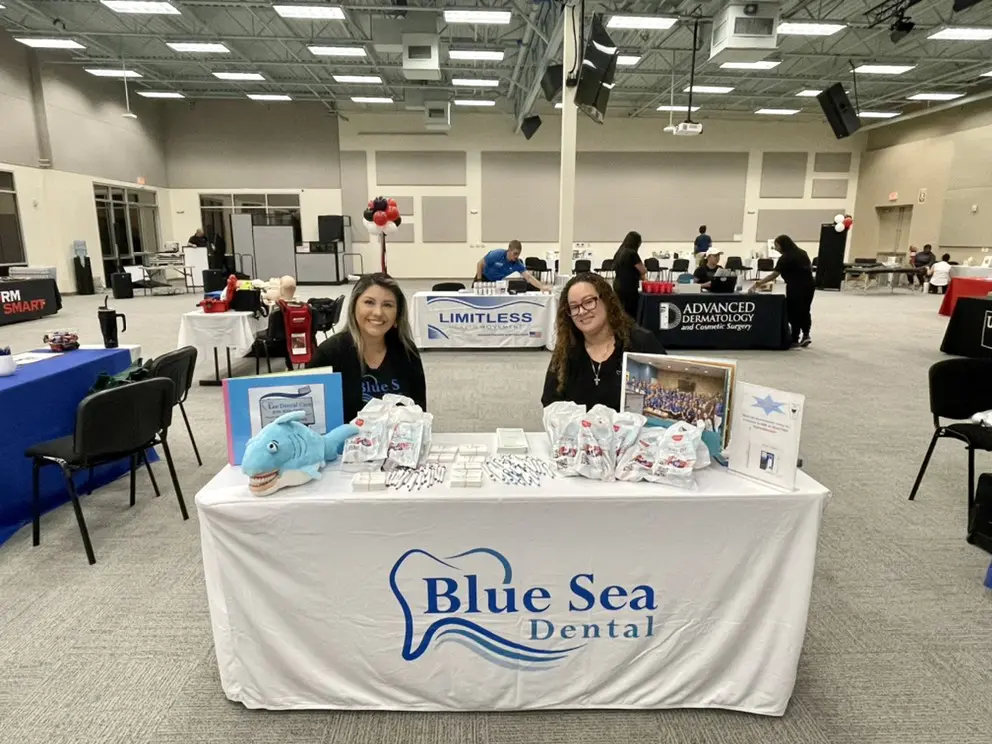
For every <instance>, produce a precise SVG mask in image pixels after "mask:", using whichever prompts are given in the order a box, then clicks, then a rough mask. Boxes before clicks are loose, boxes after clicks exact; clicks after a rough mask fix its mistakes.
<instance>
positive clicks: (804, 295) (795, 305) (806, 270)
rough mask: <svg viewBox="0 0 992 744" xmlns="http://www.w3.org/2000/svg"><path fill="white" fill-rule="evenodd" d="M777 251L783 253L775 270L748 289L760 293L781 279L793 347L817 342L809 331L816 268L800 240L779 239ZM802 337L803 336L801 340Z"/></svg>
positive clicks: (786, 236) (782, 237) (776, 244)
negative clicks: (762, 287)
mask: <svg viewBox="0 0 992 744" xmlns="http://www.w3.org/2000/svg"><path fill="white" fill-rule="evenodd" d="M775 250H777V251H778V252H779V253H781V254H782V255H781V257H779V259H778V263H776V264H775V270H774V271H773V272H772V273H771V274H769V275H768V276H766V277H764V278H763V279H759V280H758V281H756V282H755V283H754V284H753V285H752V286H751V289H750V290H748V291H750V292H756V291H757V290H758V287H760V286H762V285H765V284H770V283H772V282H774V281H775V280H776V279H778V278H779V277H780V276H781V277H782V279H783V281H785V307H786V312H788V314H789V328H790V330H791V331H792V345H793V346H794V347H795V346H804V347H805V346H809V345H810V344H811V343H813V339H811V338H810V336H809V332H810V328H811V327H812V325H813V315H812V312H811V308H812V307H813V293H814V292H815V290H816V284H815V283H814V281H813V265H812V263H811V262H810V260H809V255H808V254H807V253H806V251H804V250H803V249H802V248H800V247H799V246H798V245H796V241H794V240H793V239H792V238H790V237H789V236H788V235H779V236H778V237H777V238H775ZM800 334H802V337H801V338H800Z"/></svg>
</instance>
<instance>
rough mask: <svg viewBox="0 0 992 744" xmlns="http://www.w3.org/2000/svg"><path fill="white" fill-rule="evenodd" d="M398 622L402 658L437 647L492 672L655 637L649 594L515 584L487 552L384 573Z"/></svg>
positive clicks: (588, 582)
mask: <svg viewBox="0 0 992 744" xmlns="http://www.w3.org/2000/svg"><path fill="white" fill-rule="evenodd" d="M389 586H390V589H391V590H392V592H393V596H394V597H395V598H396V601H397V602H398V604H399V607H400V610H401V612H402V614H403V621H404V633H403V648H402V656H403V658H404V659H405V660H406V661H416V660H417V659H419V658H420V657H422V656H423V655H424V654H426V653H428V652H429V651H431V650H432V649H434V650H435V652H437V649H436V648H435V647H438V646H442V645H443V644H445V643H458V644H460V645H462V646H466V647H468V648H469V649H471V650H472V651H473V652H475V653H477V654H478V655H479V656H481V657H483V658H485V659H486V660H488V661H491V662H493V663H495V664H499V665H500V666H507V665H519V664H537V665H541V664H549V663H550V662H556V661H560V660H562V659H564V658H566V657H567V656H569V655H571V654H574V653H576V652H578V651H580V650H581V649H583V648H585V647H587V645H588V644H590V643H631V642H636V640H637V639H642V638H647V637H651V636H653V635H654V633H655V626H654V623H655V618H654V612H655V611H656V610H657V600H656V595H655V591H654V589H653V588H652V587H650V586H647V585H644V584H638V585H634V586H624V585H623V584H620V583H617V582H614V581H601V580H599V579H598V577H597V576H596V575H595V574H594V573H591V572H590V573H576V574H573V575H571V577H570V578H569V579H568V581H567V582H565V583H564V585H563V586H560V587H558V588H551V587H548V586H540V585H530V584H526V583H523V582H521V581H520V580H519V578H517V577H515V576H514V572H513V568H512V566H511V565H510V561H509V560H508V559H507V558H506V557H505V556H504V555H503V554H502V553H500V552H498V551H496V550H493V549H491V548H473V549H471V550H466V551H465V552H463V553H458V554H457V555H451V556H444V557H438V556H435V555H433V554H431V553H429V552H427V551H426V550H420V549H414V550H408V551H407V552H406V553H404V554H403V555H402V556H400V558H399V559H398V560H397V561H396V563H395V564H394V565H393V568H392V570H391V571H390V573H389Z"/></svg>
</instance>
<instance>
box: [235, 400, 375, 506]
mask: <svg viewBox="0 0 992 744" xmlns="http://www.w3.org/2000/svg"><path fill="white" fill-rule="evenodd" d="M305 416H306V414H305V413H304V412H303V411H293V412H291V413H286V414H283V415H282V416H280V417H279V418H277V419H276V420H275V421H273V422H272V423H271V424H268V425H266V426H265V427H263V428H262V430H261V431H260V432H258V434H257V435H256V436H254V437H252V438H251V439H249V440H248V444H247V445H245V456H244V457H243V458H241V472H243V473H244V474H245V475H247V476H248V488H250V489H251V492H252V493H253V494H255V495H256V496H268V495H269V494H271V493H274V492H275V491H278V490H279V489H280V488H285V487H286V486H299V485H302V484H304V483H307V482H309V481H312V480H318V479H319V478H320V469H321V468H322V467H324V465H325V464H326V463H329V462H333V461H334V460H336V459H337V458H338V455H339V454H341V449H342V448H343V447H344V442H345V440H346V439H349V438H351V437H353V436H355V435H356V434H358V427H356V426H352V425H351V424H344V425H343V426H339V427H337V428H336V429H334V430H332V431H329V432H327V434H324V435H323V436H321V435H320V434H318V433H317V432H315V431H314V430H313V429H311V428H310V427H308V426H306V425H304V424H302V423H300V421H301V419H303V418H304V417H305Z"/></svg>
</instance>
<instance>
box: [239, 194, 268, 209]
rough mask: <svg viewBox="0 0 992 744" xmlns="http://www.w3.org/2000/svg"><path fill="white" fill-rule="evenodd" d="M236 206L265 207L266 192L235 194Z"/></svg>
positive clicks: (242, 207)
mask: <svg viewBox="0 0 992 744" xmlns="http://www.w3.org/2000/svg"><path fill="white" fill-rule="evenodd" d="M234 208H235V210H238V209H265V194H235V195H234Z"/></svg>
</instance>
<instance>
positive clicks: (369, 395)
mask: <svg viewBox="0 0 992 744" xmlns="http://www.w3.org/2000/svg"><path fill="white" fill-rule="evenodd" d="M307 366H308V367H331V368H333V370H334V371H335V372H340V373H341V397H342V400H343V404H344V420H345V421H346V422H347V421H351V420H352V419H353V418H355V416H356V415H357V414H358V412H359V410H361V408H362V406H364V405H365V404H366V403H368V402H369V401H370V400H372V399H373V398H381V397H382V396H383V395H385V394H386V393H395V394H397V395H405V396H407V397H409V398H413V400H414V402H415V403H417V404H418V405H419V406H420V407H421V408H423V409H424V410H425V411H426V410H427V381H426V379H425V378H424V365H423V363H421V361H420V354H419V353H417V347H416V346H415V345H414V343H413V333H412V332H411V330H410V314H409V310H408V308H407V302H406V297H404V296H403V291H402V290H401V289H400V286H399V284H397V283H396V280H395V279H393V278H392V277H390V276H389V275H388V274H366V275H365V276H363V277H362V278H361V279H359V280H358V283H357V284H356V285H355V288H354V289H353V290H352V291H351V304H350V305H349V306H348V327H347V328H346V329H345V330H343V331H341V332H339V333H335V334H334V335H333V336H331V337H330V338H329V339H327V340H326V341H324V343H322V344H321V345H320V346H319V347H317V352H316V353H315V354H314V357H313V359H312V360H311V361H310V364H308V365H307Z"/></svg>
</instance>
